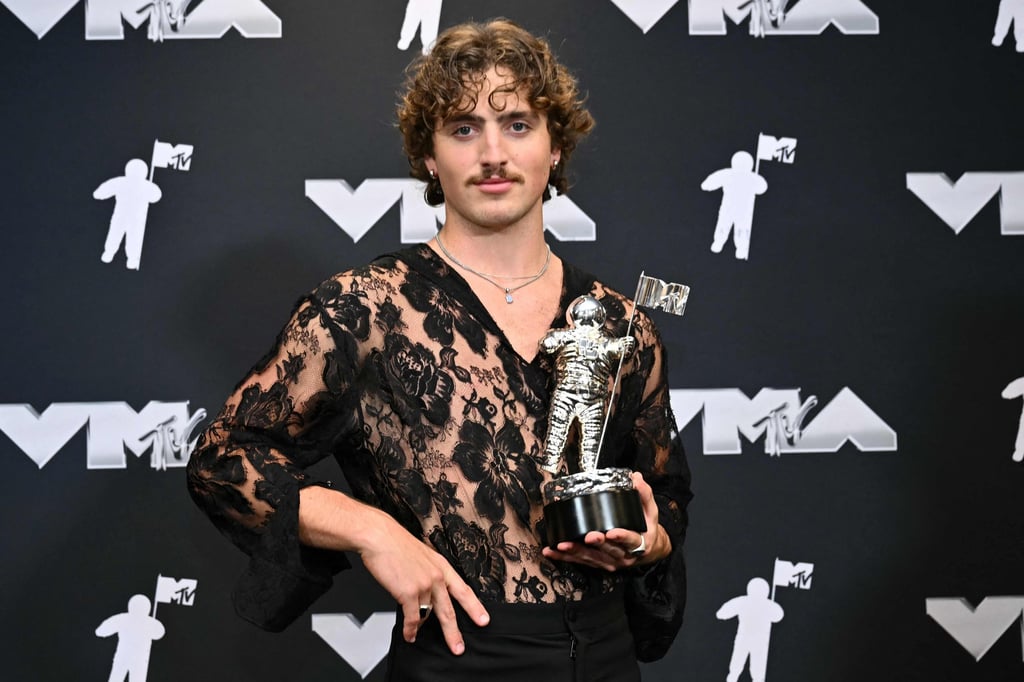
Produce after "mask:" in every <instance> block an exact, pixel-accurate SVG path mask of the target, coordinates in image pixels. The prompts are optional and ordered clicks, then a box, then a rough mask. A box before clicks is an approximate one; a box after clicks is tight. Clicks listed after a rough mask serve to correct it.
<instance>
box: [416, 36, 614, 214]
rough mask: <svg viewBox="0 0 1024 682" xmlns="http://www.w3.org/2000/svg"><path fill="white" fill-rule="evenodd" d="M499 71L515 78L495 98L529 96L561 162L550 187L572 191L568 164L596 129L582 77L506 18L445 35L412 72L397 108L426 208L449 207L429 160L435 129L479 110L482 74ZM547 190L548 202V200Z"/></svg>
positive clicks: (551, 178)
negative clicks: (580, 85)
mask: <svg viewBox="0 0 1024 682" xmlns="http://www.w3.org/2000/svg"><path fill="white" fill-rule="evenodd" d="M492 66H493V67H501V68H502V71H506V72H508V74H509V75H510V76H511V80H510V81H509V83H508V84H506V85H505V86H503V87H501V88H498V89H495V90H494V91H492V92H491V94H490V98H491V101H492V103H493V98H494V96H495V94H496V93H499V92H503V93H504V92H518V93H524V92H525V93H526V96H527V99H528V101H529V103H530V106H531V107H533V108H534V109H535V110H538V111H544V112H545V113H546V114H547V122H548V123H547V125H548V133H549V134H550V135H551V143H552V145H553V147H555V148H557V149H559V150H560V151H561V160H560V162H559V163H558V165H557V166H556V167H555V168H553V169H552V170H551V173H550V176H549V178H548V184H549V185H550V186H552V187H554V188H555V190H556V191H557V192H558V193H559V194H561V193H563V192H565V191H566V189H568V186H569V183H568V180H567V178H566V165H567V162H568V160H569V157H571V156H572V152H573V150H574V149H575V148H576V144H577V143H578V142H579V141H580V140H581V139H582V138H583V137H584V136H585V135H586V134H587V133H589V132H590V130H591V128H593V127H594V119H593V117H592V116H591V115H590V112H588V111H587V110H586V108H585V107H584V106H583V98H582V97H581V95H580V92H579V88H578V86H577V84H576V79H575V78H574V77H573V76H572V74H570V73H569V72H568V70H567V69H566V68H565V67H564V66H563V65H562V64H559V63H558V61H557V60H556V59H555V56H554V55H553V54H552V53H551V48H550V46H549V45H548V43H547V41H545V40H544V39H542V38H538V37H536V36H534V35H532V34H530V33H529V32H528V31H526V30H525V29H523V28H522V27H520V26H518V25H517V24H515V23H514V22H512V21H509V20H508V19H494V20H491V21H489V22H487V23H483V24H481V23H475V22H470V23H465V24H460V25H458V26H453V27H452V28H450V29H448V30H446V31H444V32H443V33H442V34H441V35H440V36H438V38H437V42H436V43H434V46H433V48H432V49H431V50H430V52H429V53H428V54H425V55H421V56H420V57H417V58H416V59H415V60H413V62H412V63H411V64H410V65H409V68H408V69H407V71H406V82H405V92H404V94H403V95H402V97H401V102H400V103H399V105H398V128H399V130H401V132H402V140H403V148H404V150H405V154H406V156H407V157H408V158H409V167H410V169H411V170H410V175H411V176H412V177H414V178H416V179H418V180H423V181H425V182H426V183H427V189H426V192H425V195H426V199H427V203H429V204H430V205H431V206H437V205H439V204H441V203H443V202H444V192H443V191H442V189H441V183H440V182H439V181H438V180H437V179H436V178H431V177H430V173H429V172H428V171H427V166H426V163H425V161H424V159H425V158H426V157H428V156H433V153H434V137H433V135H434V129H435V126H436V125H437V123H438V122H440V121H444V120H446V119H448V118H449V117H451V116H452V115H453V114H455V113H459V112H463V111H468V110H471V109H473V108H474V107H475V106H476V104H477V100H476V98H477V96H478V95H479V94H480V87H481V81H482V77H483V75H484V73H485V72H486V71H488V70H489V69H490V68H491V67H492ZM549 198H550V196H549V193H548V191H547V190H545V192H544V199H549Z"/></svg>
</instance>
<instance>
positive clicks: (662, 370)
mask: <svg viewBox="0 0 1024 682" xmlns="http://www.w3.org/2000/svg"><path fill="white" fill-rule="evenodd" d="M634 326H635V331H634V335H635V337H636V339H637V350H636V351H635V353H634V356H633V358H632V362H631V364H630V367H629V371H628V372H625V373H624V375H623V379H622V389H621V393H620V396H619V401H620V404H621V405H622V406H623V407H622V409H621V414H620V417H621V419H622V421H623V422H626V423H621V425H620V433H621V434H622V436H621V440H620V442H619V443H618V446H619V447H618V448H617V450H616V452H617V453H618V456H619V459H618V461H617V462H616V464H617V465H618V466H625V467H629V468H631V469H633V470H635V471H639V472H640V473H642V474H643V476H644V480H645V481H647V483H648V484H650V486H651V488H652V489H653V491H654V499H655V501H656V502H657V505H658V521H659V523H660V524H661V526H662V527H664V529H665V531H666V532H667V533H668V536H669V538H670V539H671V541H672V553H671V554H670V555H669V556H668V557H666V558H665V559H662V560H661V561H659V562H657V563H655V564H652V565H650V566H645V567H643V568H639V569H634V570H632V571H630V573H631V575H630V577H629V579H628V580H627V581H626V590H627V598H626V604H627V615H628V616H629V620H630V628H631V630H632V631H633V638H634V640H635V643H636V653H637V658H639V659H640V660H642V661H652V660H656V659H659V658H661V657H662V656H664V655H665V653H666V652H667V651H668V648H669V646H670V645H671V644H672V642H673V640H674V639H675V636H676V634H677V632H678V631H679V628H680V626H681V625H682V620H683V607H684V606H685V604H686V566H685V563H684V559H683V541H684V540H685V539H686V527H687V523H688V518H687V513H686V508H687V505H688V504H689V502H690V499H691V498H692V497H693V495H692V493H691V492H690V470H689V467H688V466H687V463H686V455H685V453H684V452H683V446H682V441H681V440H680V438H679V434H678V433H677V430H676V425H675V418H674V416H673V415H672V407H671V401H670V395H669V388H668V361H667V357H666V350H665V348H664V346H663V345H662V342H661V337H660V335H659V334H658V332H657V329H656V328H655V327H654V325H653V323H652V322H651V320H650V318H649V317H648V316H647V315H645V314H644V313H643V312H641V311H637V314H636V319H635V322H634Z"/></svg>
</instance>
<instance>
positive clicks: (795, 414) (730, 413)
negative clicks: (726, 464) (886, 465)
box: [670, 388, 896, 457]
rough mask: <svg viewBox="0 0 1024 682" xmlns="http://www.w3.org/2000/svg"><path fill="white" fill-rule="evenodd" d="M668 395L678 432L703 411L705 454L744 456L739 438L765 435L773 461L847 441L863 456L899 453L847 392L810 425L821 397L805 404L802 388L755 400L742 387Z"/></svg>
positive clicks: (877, 420) (887, 432)
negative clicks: (812, 412)
mask: <svg viewBox="0 0 1024 682" xmlns="http://www.w3.org/2000/svg"><path fill="white" fill-rule="evenodd" d="M670 393H671V399H672V411H673V412H674V413H675V415H676V424H677V426H678V428H679V430H680V431H682V430H683V429H684V428H685V427H686V425H687V424H689V423H690V422H691V421H692V420H693V419H694V418H695V417H696V416H697V415H698V414H701V413H703V422H702V424H703V437H704V454H705V455H739V454H742V452H743V450H742V446H741V442H740V435H742V436H743V437H745V438H746V439H747V440H748V441H750V442H751V443H754V442H756V441H757V440H758V439H759V438H761V436H764V451H765V452H766V453H767V454H768V455H770V456H773V457H777V456H779V455H783V454H791V453H810V452H837V451H838V450H839V448H841V447H842V446H843V445H844V444H846V442H847V441H849V442H851V443H853V445H854V446H855V447H856V448H857V449H858V450H860V451H861V452H878V451H890V452H893V451H895V450H896V432H895V431H894V430H893V429H892V427H890V426H889V425H888V424H886V423H885V422H884V421H883V420H882V418H881V417H879V416H878V415H877V414H875V412H874V411H873V410H872V409H871V408H870V407H868V406H867V405H866V404H865V403H864V401H862V400H861V399H860V398H859V397H857V395H856V394H855V393H854V392H853V391H851V390H850V389H849V388H843V389H842V390H840V391H839V393H837V394H836V396H835V398H833V399H832V400H831V402H829V403H828V404H827V405H825V406H824V407H822V408H821V410H820V411H819V412H818V414H817V415H815V416H814V418H813V419H811V420H810V421H807V419H808V415H809V413H810V411H811V409H812V408H814V406H815V405H817V404H818V398H817V397H816V396H810V397H808V398H807V400H806V401H801V400H800V389H798V388H797V389H775V388H764V389H761V390H760V391H759V392H758V394H757V395H756V396H754V397H753V398H748V397H747V396H746V394H744V393H743V391H741V390H740V389H738V388H716V389H673V390H671V391H670ZM805 422H806V423H805Z"/></svg>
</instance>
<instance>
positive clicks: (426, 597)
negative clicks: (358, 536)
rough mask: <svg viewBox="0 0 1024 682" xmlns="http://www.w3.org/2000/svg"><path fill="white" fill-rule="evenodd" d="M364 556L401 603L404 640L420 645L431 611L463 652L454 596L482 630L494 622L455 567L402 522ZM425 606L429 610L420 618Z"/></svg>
mask: <svg viewBox="0 0 1024 682" xmlns="http://www.w3.org/2000/svg"><path fill="white" fill-rule="evenodd" d="M389 518H390V517H389ZM360 555H361V556H362V559H363V564H364V565H365V566H366V569H367V570H368V571H369V572H370V574H371V575H372V576H373V577H374V578H375V579H376V580H377V582H378V583H380V585H381V587H383V588H384V589H385V590H387V591H388V592H389V593H390V594H391V596H392V597H394V598H395V600H396V601H397V602H398V603H399V604H401V606H402V613H403V614H404V616H405V620H404V622H403V623H402V636H403V637H405V641H407V642H414V641H416V633H417V631H418V630H419V628H420V626H421V625H423V623H424V621H425V620H426V619H427V618H429V617H430V613H431V611H432V612H433V614H434V615H435V616H436V617H437V619H438V621H439V622H440V623H441V630H442V631H443V632H444V638H445V641H446V642H447V643H448V648H450V649H451V650H452V653H453V654H455V655H460V654H462V652H463V651H465V649H466V645H465V643H464V642H463V640H462V633H461V632H460V631H459V627H458V624H457V622H456V619H455V605H454V604H453V603H452V598H454V599H455V601H456V602H458V603H459V605H460V606H461V607H462V608H463V609H464V610H465V611H466V613H467V614H469V617H470V618H472V619H473V622H474V623H476V624H478V625H481V626H483V625H487V623H488V622H489V620H490V616H488V614H487V611H486V610H485V609H484V606H483V604H481V603H480V600H479V599H477V597H476V594H474V593H473V589H472V588H471V587H470V586H469V585H467V584H466V582H465V581H464V580H462V578H460V577H459V575H458V574H457V573H456V572H455V569H453V568H452V567H451V564H449V563H448V561H447V560H446V559H445V558H444V557H443V556H441V555H440V554H438V553H437V552H436V551H435V550H434V548H433V547H430V546H429V545H428V544H426V543H425V542H421V541H419V540H417V539H416V538H414V537H413V536H412V535H411V534H410V533H409V532H408V531H406V530H405V529H404V528H402V527H401V526H399V525H398V524H397V523H395V527H394V528H391V529H389V530H388V532H387V533H386V534H385V536H383V537H381V538H379V539H378V540H377V541H376V542H373V543H372V546H367V547H366V548H365V549H363V550H362V551H361V552H360ZM423 607H428V609H427V611H426V615H424V616H422V617H421V615H420V614H421V609H422V608H423Z"/></svg>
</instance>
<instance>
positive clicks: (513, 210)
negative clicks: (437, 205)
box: [426, 67, 559, 229]
mask: <svg viewBox="0 0 1024 682" xmlns="http://www.w3.org/2000/svg"><path fill="white" fill-rule="evenodd" d="M510 80H511V79H510V78H509V77H508V76H507V75H503V72H502V71H498V70H495V68H493V67H492V68H491V69H490V70H489V71H487V72H486V73H485V74H484V76H483V81H482V87H481V90H480V93H479V95H478V96H477V99H476V106H475V107H474V108H473V109H472V110H469V111H464V112H460V113H456V114H453V115H452V117H451V118H449V119H447V120H445V121H439V122H438V124H437V127H436V128H435V130H434V155H433V156H430V157H427V159H426V163H427V168H428V169H433V170H435V171H436V172H437V175H438V178H439V179H440V181H441V188H442V189H443V190H444V196H445V211H446V213H447V215H448V222H451V221H453V220H454V221H461V222H462V223H463V224H465V225H466V226H467V227H471V228H472V227H478V228H480V227H482V228H488V229H490V228H504V227H508V226H511V225H515V224H517V223H520V222H521V221H523V220H524V219H532V218H533V217H534V216H535V217H536V220H538V221H540V213H541V203H542V201H543V194H544V189H545V188H546V187H547V181H548V175H549V172H550V170H551V166H552V164H553V163H554V162H555V161H557V160H558V158H559V151H558V150H553V149H552V148H551V135H550V134H549V133H548V125H547V123H548V122H547V114H545V113H544V112H542V111H535V110H533V109H532V108H531V107H530V104H529V101H528V100H527V99H526V98H525V97H521V96H520V95H519V94H518V93H498V94H497V95H495V96H494V98H493V104H494V106H492V102H491V97H490V95H491V93H492V92H493V91H494V90H495V89H499V90H500V89H501V87H502V86H503V85H504V84H505V83H507V82H509V81H510Z"/></svg>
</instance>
